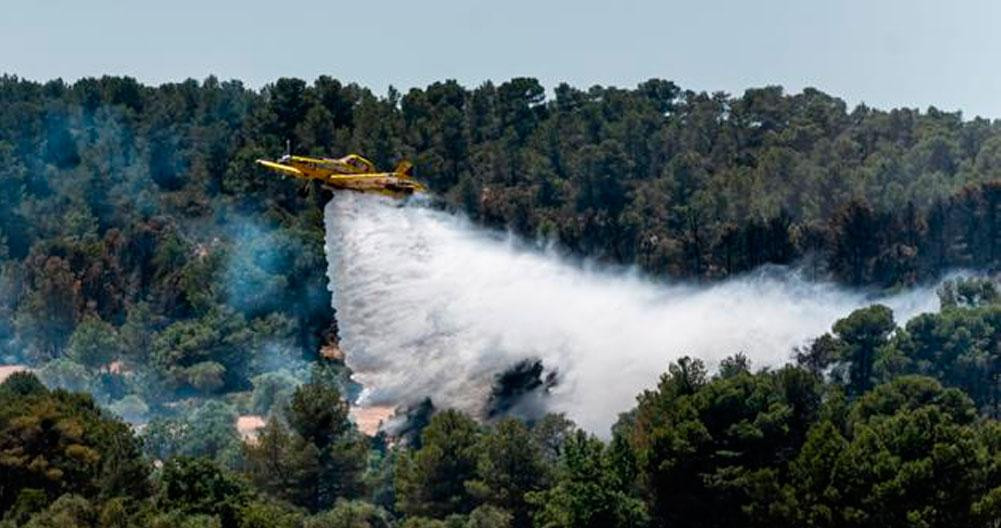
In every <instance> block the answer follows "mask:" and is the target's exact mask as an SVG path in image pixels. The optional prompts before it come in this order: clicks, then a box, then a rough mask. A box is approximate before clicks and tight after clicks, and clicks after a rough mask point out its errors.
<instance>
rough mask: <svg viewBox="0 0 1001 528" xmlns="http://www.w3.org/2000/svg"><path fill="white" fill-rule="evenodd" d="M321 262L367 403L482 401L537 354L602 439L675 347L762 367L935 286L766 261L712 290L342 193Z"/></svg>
mask: <svg viewBox="0 0 1001 528" xmlns="http://www.w3.org/2000/svg"><path fill="white" fill-rule="evenodd" d="M326 228H327V241H326V243H327V258H328V261H329V277H330V284H331V290H332V293H333V301H332V302H333V305H334V308H335V309H336V310H337V317H338V324H339V327H340V337H341V346H342V348H343V349H344V350H345V352H346V354H347V363H348V365H349V366H350V367H351V368H352V369H353V371H354V377H355V379H356V380H357V381H359V382H360V383H361V384H362V385H364V387H365V389H364V391H363V392H362V395H361V396H360V399H359V401H358V402H357V403H358V404H360V405H398V404H405V403H412V402H414V401H417V400H418V399H420V398H423V397H425V396H429V397H431V398H432V400H433V401H434V403H435V405H436V406H438V407H455V408H459V409H462V410H465V411H467V412H471V413H474V414H480V413H482V411H483V408H484V404H485V403H486V401H487V399H488V398H489V395H490V390H491V385H492V383H493V381H494V379H495V376H496V375H497V374H498V373H499V372H501V371H504V370H505V369H507V368H509V367H511V366H512V365H514V364H515V363H517V362H518V361H520V360H524V359H534V358H537V359H541V360H542V362H543V365H544V366H545V367H546V369H547V371H549V372H551V371H554V370H555V371H556V372H557V373H558V376H559V384H558V385H557V386H556V387H555V388H553V389H552V392H551V394H550V395H549V397H548V398H545V402H546V406H547V408H548V410H552V411H562V412H566V413H567V415H568V416H569V417H570V418H572V419H573V420H574V421H576V422H577V423H578V424H579V425H580V426H582V427H584V428H586V429H588V430H591V431H593V432H595V433H598V434H601V435H607V434H608V428H609V426H610V425H611V424H612V423H613V422H614V421H615V419H616V418H617V415H618V413H620V412H623V411H626V410H628V409H629V408H631V407H632V406H633V404H634V401H635V397H636V395H637V394H638V393H639V392H640V391H641V390H643V389H646V388H650V387H652V386H654V385H655V384H656V382H657V379H658V377H659V376H660V374H661V373H663V372H664V371H666V370H667V366H668V364H669V363H670V362H671V361H674V360H675V359H677V358H678V357H681V356H683V355H689V356H693V357H698V358H701V359H703V360H705V361H706V362H707V363H708V365H709V366H710V367H713V366H715V365H716V364H717V363H718V362H719V360H721V359H723V358H725V357H727V356H729V355H732V354H734V353H737V352H744V353H745V354H747V355H748V357H749V358H750V359H751V360H752V363H753V365H754V366H755V367H763V366H769V365H780V364H783V363H785V362H787V361H788V360H789V358H790V355H791V353H792V349H793V348H794V347H795V346H798V345H803V344H805V343H807V342H808V341H809V340H810V339H812V338H814V337H817V336H819V335H820V334H822V333H824V332H825V331H828V330H829V329H830V327H831V325H832V324H833V322H834V321H835V320H837V319H838V318H840V317H844V316H846V315H848V313H850V312H851V311H852V310H853V309H855V308H857V307H860V306H864V305H867V304H871V303H873V302H882V303H884V304H887V305H888V306H890V307H891V308H892V309H893V310H894V314H895V316H896V319H897V321H898V322H900V321H905V320H906V319H908V318H910V317H911V316H913V315H915V314H917V313H920V312H924V311H932V310H935V309H937V307H938V300H937V297H936V295H935V291H934V289H933V288H922V289H915V290H912V291H909V292H906V293H903V294H899V295H895V296H892V297H887V298H871V297H867V296H866V295H865V294H863V293H860V292H853V291H846V290H844V289H842V288H838V287H835V286H834V285H832V284H829V283H818V282H812V281H809V280H807V279H805V278H804V277H802V276H801V275H800V274H799V273H797V272H795V271H794V270H790V269H786V268H777V267H771V268H766V269H763V270H760V271H758V272H755V273H753V274H749V275H745V276H742V277H739V278H735V279H731V280H728V281H725V282H721V283H718V284H715V285H712V286H694V285H684V284H670V283H665V282H663V281H654V280H652V279H649V278H646V277H643V276H641V275H640V274H637V273H635V272H631V271H628V270H609V269H602V268H600V267H597V266H594V265H590V264H589V263H587V262H583V263H578V262H574V261H572V260H570V259H566V258H562V257H560V256H558V255H556V254H554V252H550V251H541V250H538V249H536V248H533V247H529V246H527V245H525V244H523V243H521V242H519V241H518V240H517V239H516V238H514V237H511V236H502V235H499V234H498V233H496V232H493V231H489V230H485V229H482V228H479V227H476V226H474V225H472V224H471V223H470V222H469V221H468V220H466V219H464V218H462V217H459V216H456V215H452V214H449V213H447V212H443V211H438V210H434V209H431V208H428V207H423V206H421V205H420V204H415V203H410V204H406V205H402V204H400V203H398V202H395V201H392V200H388V199H383V198H379V197H372V196H362V195H356V194H353V193H339V194H338V195H336V196H335V197H334V198H333V199H332V200H331V202H330V203H329V204H328V205H327V209H326Z"/></svg>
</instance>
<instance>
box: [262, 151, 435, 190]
mask: <svg viewBox="0 0 1001 528" xmlns="http://www.w3.org/2000/svg"><path fill="white" fill-rule="evenodd" d="M257 163H258V164H260V165H262V166H264V167H267V168H269V169H271V170H274V171H276V172H280V173H282V174H285V175H287V176H292V177H294V178H296V179H299V180H306V181H317V182H320V183H321V184H323V185H324V186H326V187H329V188H331V189H335V190H337V189H344V190H350V191H355V192H362V193H377V194H383V195H387V196H393V197H396V198H402V197H406V196H409V195H412V194H414V193H418V192H425V191H426V190H427V188H426V187H424V185H422V184H421V183H420V182H418V181H417V180H414V179H413V178H412V177H411V175H410V170H411V165H410V164H409V163H408V162H401V163H400V164H399V165H398V166H397V168H396V170H395V171H394V172H378V171H377V170H376V168H375V165H374V164H373V163H372V162H370V161H368V160H367V159H365V158H363V157H361V156H358V155H357V154H351V155H348V156H345V157H343V158H339V159H331V158H310V157H305V156H292V155H285V156H282V157H281V158H280V159H278V160H277V161H268V160H257Z"/></svg>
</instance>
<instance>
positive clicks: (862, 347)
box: [833, 304, 897, 395]
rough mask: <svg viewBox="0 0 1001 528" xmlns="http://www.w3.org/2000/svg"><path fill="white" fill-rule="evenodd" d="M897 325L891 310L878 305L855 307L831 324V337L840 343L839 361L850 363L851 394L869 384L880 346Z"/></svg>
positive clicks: (866, 388)
mask: <svg viewBox="0 0 1001 528" xmlns="http://www.w3.org/2000/svg"><path fill="white" fill-rule="evenodd" d="M896 328H897V325H896V323H894V321H893V312H892V311H891V310H890V309H889V308H887V307H885V306H883V305H879V304H876V305H873V306H870V307H868V308H861V309H859V310H855V311H854V312H852V313H851V315H849V316H848V317H846V318H844V319H840V320H838V321H837V322H836V323H834V328H833V330H834V336H835V338H837V339H838V341H839V343H840V344H842V346H841V350H842V354H843V356H842V361H844V362H846V363H847V364H848V365H849V367H848V385H847V388H848V390H849V392H850V393H852V394H856V395H858V394H862V393H863V392H865V391H866V390H868V389H869V388H870V387H871V386H872V382H873V374H874V372H873V371H874V365H875V363H876V359H877V354H878V353H879V349H880V347H883V346H885V345H886V344H887V341H888V339H889V337H890V334H891V333H892V332H893V331H894V330H895V329H896Z"/></svg>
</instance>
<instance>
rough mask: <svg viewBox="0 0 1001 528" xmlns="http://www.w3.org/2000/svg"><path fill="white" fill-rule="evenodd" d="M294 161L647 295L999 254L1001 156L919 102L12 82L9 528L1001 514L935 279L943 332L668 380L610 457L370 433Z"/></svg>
mask: <svg viewBox="0 0 1001 528" xmlns="http://www.w3.org/2000/svg"><path fill="white" fill-rule="evenodd" d="M286 140H288V141H290V142H291V144H292V146H293V148H294V150H295V151H297V152H302V153H309V154H317V155H339V154H342V153H346V152H359V153H363V154H365V155H366V156H368V157H371V158H372V159H373V161H375V163H376V164H377V165H378V166H379V167H391V166H393V164H394V163H395V162H396V161H398V160H400V159H403V158H407V159H412V160H413V161H414V162H415V165H416V174H417V177H418V178H419V179H421V180H422V181H424V182H426V183H427V184H428V185H429V186H430V187H431V188H432V189H433V191H434V194H435V197H436V202H435V206H436V207H440V208H443V209H446V210H450V211H459V212H462V213H463V214H465V215H467V216H468V217H469V218H471V219H472V220H473V221H474V222H476V223H478V224H480V225H481V226H485V227H487V228H493V229H498V230H510V231H512V232H514V233H516V234H518V235H521V237H522V238H523V239H526V240H529V241H539V242H546V243H552V245H554V246H555V247H557V248H559V250H561V251H563V252H566V253H568V254H571V255H576V256H581V257H588V258H589V259H591V260H593V261H597V262H599V263H609V264H623V265H626V266H630V265H635V266H637V267H638V269H640V270H642V271H643V272H644V273H645V274H647V275H649V276H652V277H654V278H655V279H665V280H677V281H686V282H692V283H695V282H713V281H718V280H721V279H724V278H727V277H731V276H734V275H737V274H741V273H744V272H748V271H751V270H754V269H756V268H758V267H760V266H761V265H764V264H789V265H793V266H799V267H801V269H803V270H805V272H806V274H807V275H808V276H809V277H811V278H814V279H831V280H834V281H836V282H838V283H841V284H845V285H850V286H854V287H859V288H865V289H874V290H884V289H898V288H904V287H907V286H911V285H914V284H917V283H920V282H924V281H930V280H933V279H937V278H939V277H940V276H941V274H943V273H944V272H946V271H948V270H952V269H956V268H968V269H973V270H976V271H982V272H992V271H995V270H996V269H997V268H998V265H999V259H1001V253H999V251H1001V247H999V232H998V229H999V227H1001V215H999V214H998V213H999V212H1001V211H999V209H998V207H999V205H1001V184H999V183H998V182H999V181H1001V126H999V125H998V124H996V123H992V122H988V121H985V120H981V119H977V120H972V121H964V120H963V119H962V116H961V115H959V114H952V113H944V112H940V111H938V110H935V109H933V108H932V109H928V110H927V111H918V110H912V109H897V110H889V111H884V110H876V109H871V108H867V107H864V106H860V107H858V108H854V109H848V108H847V107H846V105H845V104H844V103H843V102H842V101H840V100H839V99H837V98H834V97H832V96H829V95H826V94H823V93H821V92H818V91H816V90H805V91H804V92H803V93H800V94H792V95H789V94H785V93H784V92H783V91H782V89H781V88H778V87H766V88H759V89H750V90H748V91H747V92H745V93H744V94H743V95H740V96H730V95H726V94H706V93H695V92H690V91H684V90H682V89H681V88H680V87H678V86H676V85H674V84H673V83H671V82H669V81H661V80H651V81H648V82H645V83H643V84H641V85H639V86H637V87H636V88H635V89H619V88H603V87H594V88H590V89H587V90H580V89H576V88H573V87H570V86H566V85H561V86H559V87H557V88H556V89H555V93H554V95H553V96H552V97H546V93H545V90H544V89H543V87H542V86H540V84H539V83H538V82H536V81H535V80H533V79H526V78H517V79H512V80H510V81H507V82H503V83H501V84H498V85H494V84H492V83H484V84H483V85H481V86H479V87H477V88H474V89H467V88H464V87H462V86H459V85H458V84H456V83H455V82H450V81H449V82H443V83H436V84H434V85H432V86H429V87H427V88H425V89H412V90H410V91H409V92H407V93H406V94H401V93H398V92H396V91H394V90H391V91H390V93H388V94H387V95H386V96H384V97H381V96H376V95H375V94H373V93H371V92H370V91H369V90H367V89H365V88H363V87H360V86H357V85H354V84H347V85H345V84H342V83H341V82H339V81H337V80H334V79H332V78H328V77H321V78H319V79H317V80H316V81H314V82H313V83H312V84H307V83H306V82H304V81H301V80H297V79H287V78H285V79H279V80H277V81H276V82H274V83H273V84H269V85H268V86H266V87H264V88H262V89H260V90H252V89H249V88H247V87H245V86H243V85H242V84H241V83H240V82H238V81H226V82H221V81H219V80H217V79H214V78H209V79H206V80H205V81H202V82H198V81H193V80H192V81H187V82H184V83H179V84H165V85H161V86H156V87H153V86H144V85H142V84H140V83H137V82H136V81H135V80H133V79H130V78H127V77H104V78H101V79H83V80H80V81H77V82H75V83H72V84H67V83H64V82H62V81H58V80H57V81H51V82H47V83H44V84H42V83H34V82H29V81H23V80H20V79H17V78H15V77H9V76H7V77H2V78H0V197H2V207H0V365H19V366H21V365H23V366H25V367H28V368H30V370H31V372H32V374H26V373H16V374H11V375H10V377H9V378H8V379H7V381H5V382H4V383H3V385H0V512H2V520H0V526H22V525H27V526H102V527H104V526H187V527H195V526H220V527H224V528H231V527H232V528H236V527H240V528H244V527H252V526H262V527H263V526H289V527H292V526H309V527H312V528H316V527H324V526H406V527H411V528H413V527H430V526H434V527H439V526H470V527H472V526H497V527H500V526H518V527H521V526H532V525H534V526H546V527H559V526H567V527H569V526H596V527H597V526H720V527H723V526H736V525H761V526H776V525H790V526H791V525H814V526H860V527H861V526H903V525H905V524H909V525H923V526H992V525H993V524H996V520H997V519H998V518H1001V448H999V446H1001V433H999V432H1001V428H999V426H998V422H997V421H996V418H997V416H998V415H999V410H998V409H999V405H1001V403H999V401H1001V400H999V395H1001V389H999V388H1001V385H999V379H1001V374H999V368H1001V367H999V366H1001V361H998V357H997V356H998V350H1001V346H999V342H1001V330H999V329H1001V315H999V314H1001V308H999V307H1001V304H999V295H998V293H997V286H996V285H995V284H994V283H992V282H990V281H989V280H978V279H973V280H960V281H958V282H949V283H946V286H945V288H944V289H943V290H942V303H943V310H942V312H941V313H938V314H930V315H926V316H919V317H917V318H915V319H912V320H911V321H896V320H894V318H893V314H892V313H891V312H890V311H889V309H887V308H885V307H879V306H876V307H870V308H864V309H861V310H858V311H855V312H853V313H851V314H843V315H844V317H843V318H842V319H840V320H838V321H837V322H834V321H832V323H834V324H833V326H832V327H831V328H830V332H829V333H828V334H825V335H822V336H816V337H817V339H816V340H814V341H812V342H811V344H810V345H809V346H807V347H804V348H803V349H801V350H797V351H796V352H797V356H796V358H795V361H794V363H795V364H790V365H786V366H777V367H775V368H768V369H762V370H754V369H752V367H751V365H750V364H749V361H748V359H747V357H745V356H743V355H735V356H731V357H728V358H727V359H726V360H724V361H723V362H722V364H721V366H720V369H719V371H718V372H715V373H710V372H709V371H708V368H707V367H706V365H705V364H703V363H702V362H701V361H699V360H697V359H690V358H683V359H681V360H679V361H676V362H673V363H671V364H670V366H669V367H668V365H667V364H666V363H667V362H666V361H665V362H664V363H665V364H664V368H668V372H667V373H666V374H665V375H664V376H663V377H662V378H661V382H660V383H659V385H658V386H657V387H656V388H651V390H648V391H644V392H643V393H641V394H640V395H639V396H638V398H637V405H636V407H635V408H634V409H632V410H627V409H622V411H628V412H626V413H625V414H623V415H622V416H621V417H620V419H619V420H618V422H617V424H616V425H615V427H614V428H613V430H612V431H611V435H610V439H609V440H608V441H607V442H606V441H603V440H599V439H598V438H595V437H593V436H591V435H590V434H589V433H588V432H587V431H584V430H581V429H580V428H578V427H577V426H576V425H574V424H573V423H570V422H569V421H568V420H567V419H566V418H565V417H563V416H558V415H547V416H538V417H533V419H532V420H529V421H528V423H523V422H522V421H519V420H515V419H511V418H502V417H499V416H495V417H493V418H494V419H492V420H489V421H487V422H486V423H481V422H479V421H477V420H475V419H473V418H471V417H469V416H466V415H464V414H462V413H460V412H456V411H454V410H443V409H436V408H435V407H434V402H430V401H425V402H423V403H422V404H419V405H415V406H414V407H412V408H410V409H403V410H401V412H402V413H403V414H404V416H402V417H401V418H400V420H398V422H397V423H395V424H394V428H393V431H392V433H393V434H392V435H388V436H387V435H378V436H376V437H374V438H370V437H366V436H364V435H361V434H360V433H359V432H358V431H357V429H356V428H355V426H354V425H353V424H351V423H350V421H349V420H348V417H347V413H348V404H347V399H350V398H351V397H352V396H354V394H355V391H357V390H358V387H357V386H355V385H354V384H353V383H351V382H350V381H349V380H348V375H349V372H348V370H347V368H346V367H345V365H344V364H343V359H342V357H341V355H340V354H337V353H334V354H329V355H330V356H331V357H329V358H324V357H323V356H322V354H321V353H320V350H321V347H323V346H324V345H327V346H330V345H335V344H336V341H337V332H338V328H337V323H336V319H337V317H336V314H335V313H334V311H333V309H332V308H331V298H330V292H329V290H328V284H327V280H328V278H327V275H326V268H327V258H326V256H325V254H324V223H323V222H324V216H323V207H324V206H325V204H326V203H327V200H328V198H329V195H328V194H327V193H326V192H324V191H323V190H321V189H319V188H305V189H303V188H301V187H300V186H299V185H298V184H296V183H294V182H290V181H283V180H281V179H279V178H275V177H274V176H273V175H271V174H269V173H265V172H263V171H261V170H259V169H258V168H256V167H255V165H254V163H253V161H254V160H255V159H256V158H265V157H275V156H277V155H280V154H281V153H282V152H283V150H284V148H285V142H286ZM512 331H517V329H512ZM611 352H614V351H610V353H611ZM792 352H793V351H789V350H779V351H774V355H775V356H776V357H778V356H780V355H788V354H791V353H792ZM348 353H350V351H348ZM522 367H523V368H525V369H527V370H526V371H527V372H529V374H531V373H534V375H535V376H536V377H538V376H539V372H537V370H538V371H541V367H539V366H537V365H531V364H526V365H522ZM7 370H14V369H7ZM515 374H518V373H517V372H516V373H515ZM522 374H524V373H522ZM528 378H531V376H528ZM39 380H40V381H41V383H39ZM527 381H528V383H532V382H535V381H539V382H540V383H541V380H535V379H528V380H527ZM498 383H500V380H499V379H498ZM46 387H48V388H46ZM57 387H58V389H57ZM545 388H548V387H545ZM63 389H66V390H68V391H71V392H65V391H64V390H63ZM495 389H496V388H495ZM502 389H503V387H502ZM81 393H87V394H81ZM497 393H498V391H496V390H495V391H494V394H497ZM88 394H89V395H88ZM248 414H251V415H260V416H262V417H266V419H267V426H266V427H264V428H263V429H262V430H260V431H259V432H258V434H257V436H256V437H254V438H252V439H247V438H241V437H240V434H239V432H238V431H237V430H236V428H235V423H236V420H237V417H238V416H240V415H248ZM499 414H503V412H499ZM475 418H482V417H475ZM123 420H124V421H127V422H128V423H129V424H131V425H133V426H134V427H127V426H126V425H125V423H124V422H123ZM352 523H353V524H352ZM992 523H993V524H992Z"/></svg>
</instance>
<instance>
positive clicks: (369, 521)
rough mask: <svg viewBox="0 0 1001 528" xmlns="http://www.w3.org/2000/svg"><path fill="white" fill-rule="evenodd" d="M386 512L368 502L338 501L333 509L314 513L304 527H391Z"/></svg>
mask: <svg viewBox="0 0 1001 528" xmlns="http://www.w3.org/2000/svg"><path fill="white" fill-rule="evenodd" d="M389 526H390V521H389V518H388V516H387V515H386V512H384V511H382V510H380V509H379V508H377V507H376V506H373V505H371V504H369V503H367V502H361V501H345V500H341V501H338V502H337V504H336V505H335V506H334V508H333V509H331V510H329V511H326V512H323V513H320V514H317V515H314V516H312V517H310V518H308V519H306V522H305V523H304V524H303V528H389Z"/></svg>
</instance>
